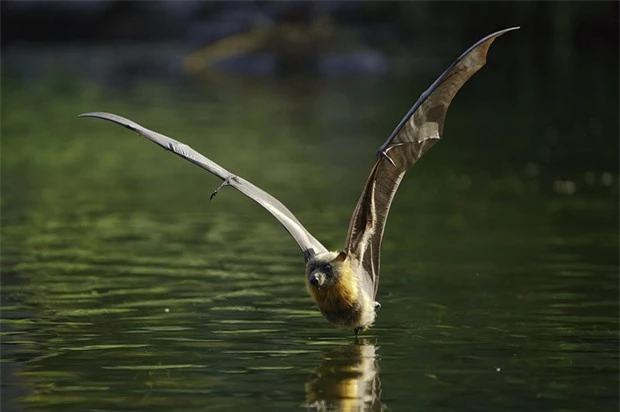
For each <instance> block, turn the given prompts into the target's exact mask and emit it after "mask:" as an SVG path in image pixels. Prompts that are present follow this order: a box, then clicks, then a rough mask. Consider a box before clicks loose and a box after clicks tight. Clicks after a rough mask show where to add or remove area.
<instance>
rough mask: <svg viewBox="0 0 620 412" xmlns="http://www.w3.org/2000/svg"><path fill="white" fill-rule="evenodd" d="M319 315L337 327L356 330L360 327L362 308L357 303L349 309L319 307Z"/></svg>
mask: <svg viewBox="0 0 620 412" xmlns="http://www.w3.org/2000/svg"><path fill="white" fill-rule="evenodd" d="M319 309H320V310H321V314H323V316H324V317H325V319H327V320H328V321H330V322H331V323H334V324H336V325H339V326H345V327H351V328H356V327H359V326H360V325H361V319H362V318H363V316H362V315H363V313H362V312H363V308H362V305H360V304H359V302H356V303H354V304H353V305H352V306H349V307H338V308H333V307H330V308H323V307H321V306H320V305H319Z"/></svg>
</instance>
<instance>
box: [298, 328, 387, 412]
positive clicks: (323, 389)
mask: <svg viewBox="0 0 620 412" xmlns="http://www.w3.org/2000/svg"><path fill="white" fill-rule="evenodd" d="M377 349H378V346H376V345H374V344H370V343H368V341H367V340H363V339H356V340H355V342H354V343H352V344H350V345H344V346H338V347H336V348H333V349H331V350H329V351H327V352H326V353H325V359H324V360H323V362H322V363H321V364H320V365H319V366H318V367H317V368H316V369H315V371H314V373H313V376H312V378H311V379H310V380H309V381H308V383H306V403H305V406H306V408H308V409H309V410H316V411H327V410H329V411H334V410H335V411H367V410H371V411H380V410H383V409H385V405H383V404H382V403H381V381H380V380H379V358H378V355H377Z"/></svg>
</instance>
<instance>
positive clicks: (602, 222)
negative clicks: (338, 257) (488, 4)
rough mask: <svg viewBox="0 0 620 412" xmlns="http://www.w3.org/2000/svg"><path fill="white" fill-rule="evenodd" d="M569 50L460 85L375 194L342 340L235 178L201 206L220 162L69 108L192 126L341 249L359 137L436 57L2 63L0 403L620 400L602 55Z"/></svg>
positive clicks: (611, 118)
mask: <svg viewBox="0 0 620 412" xmlns="http://www.w3.org/2000/svg"><path fill="white" fill-rule="evenodd" d="M499 55H500V56H501V53H499ZM595 58H596V56H595V57H592V59H595ZM590 63H591V64H590V65H588V66H587V67H581V66H577V67H575V68H574V69H573V70H574V71H573V72H571V73H572V74H571V75H567V76H564V77H562V76H560V77H559V78H554V81H553V82H549V79H548V78H547V77H544V75H539V74H537V73H538V72H537V71H536V72H527V71H526V66H527V65H526V64H523V67H517V68H515V67H512V68H511V67H510V65H509V64H507V63H506V61H504V60H502V59H501V58H499V57H498V58H497V59H496V60H492V59H490V64H489V66H487V67H486V68H485V69H483V70H482V71H481V72H480V73H479V74H478V75H477V76H476V77H475V78H474V79H472V81H471V83H470V84H468V85H467V86H466V87H465V88H464V89H463V90H462V92H461V93H459V95H457V98H456V99H455V101H454V104H453V106H452V108H451V110H450V112H449V114H448V118H447V123H446V129H445V140H444V141H443V142H441V143H440V144H438V145H437V146H436V147H435V148H433V149H432V150H431V151H430V152H429V153H428V154H427V155H426V156H425V158H424V159H423V160H422V161H421V162H420V163H419V164H418V165H416V166H415V167H414V169H413V170H412V171H411V172H410V173H409V174H408V175H407V177H406V178H405V181H404V183H403V185H402V186H401V189H400V191H399V193H398V195H397V196H396V200H395V203H394V205H393V208H392V211H391V214H390V219H389V221H388V225H387V230H386V235H385V239H384V246H383V252H382V272H381V274H382V277H381V285H380V291H379V301H380V302H381V303H382V305H383V307H382V309H381V311H380V313H379V317H378V320H377V323H376V325H375V327H373V328H372V329H370V330H368V331H367V332H366V333H364V334H363V336H362V337H361V338H360V339H359V340H356V339H355V338H354V337H353V336H352V331H350V330H341V329H336V328H334V327H333V326H332V325H330V324H329V323H328V322H327V321H325V320H324V319H323V318H322V317H321V315H320V314H319V313H318V311H317V310H316V309H315V308H314V307H313V305H312V302H311V301H310V298H309V297H308V296H307V294H306V292H305V290H304V283H303V271H304V268H303V260H302V258H301V254H300V253H299V250H298V249H297V247H296V244H295V243H294V241H293V240H292V239H291V238H290V237H289V236H288V235H287V234H286V232H285V231H284V229H282V228H281V227H280V226H279V225H278V223H277V222H276V221H275V220H274V219H273V218H272V217H271V216H270V215H268V213H266V212H265V211H264V210H262V209H261V208H260V207H259V206H257V205H255V204H254V203H252V202H250V201H248V200H247V199H246V198H244V197H243V196H242V195H241V194H239V193H237V192H235V191H234V190H232V189H226V190H224V191H222V192H221V193H220V194H219V195H218V196H217V197H216V198H215V200H214V201H213V202H209V195H210V193H211V191H212V190H213V189H215V187H217V185H218V184H219V181H217V179H216V178H214V177H212V176H209V175H208V174H207V173H205V172H203V171H201V170H199V169H198V168H196V167H193V166H192V165H190V164H189V163H186V162H184V161H182V160H181V159H178V158H176V157H174V156H173V155H171V154H170V153H166V152H164V151H162V150H161V149H159V148H157V147H155V146H154V145H152V144H150V143H148V142H146V141H143V140H141V139H140V138H137V137H136V136H135V135H133V134H132V133H130V132H129V131H127V130H124V129H122V128H120V127H118V126H114V125H111V124H108V123H104V122H101V121H96V120H92V119H77V118H76V116H77V114H79V113H82V112H86V111H92V110H107V111H113V112H117V113H119V114H123V115H126V116H127V117H129V118H131V119H134V120H136V121H138V122H140V123H142V124H144V125H146V126H147V127H150V128H153V129H155V130H158V131H161V132H163V133H166V134H169V135H171V136H172V137H175V138H177V139H180V140H182V141H184V142H185V143H188V144H190V145H191V146H193V147H194V148H196V149H197V150H199V151H201V152H203V153H204V154H205V155H207V156H209V157H211V158H212V159H213V160H215V161H217V162H220V163H222V164H223V165H224V166H225V167H227V168H229V169H231V170H233V171H235V172H236V173H238V174H240V175H241V176H244V177H246V178H248V179H249V180H251V181H253V182H254V183H256V184H257V185H259V186H261V187H263V188H264V189H266V190H268V191H269V192H271V193H272V194H274V195H276V196H277V197H278V198H280V199H281V200H282V201H283V202H284V203H285V204H286V205H287V206H289V208H290V209H291V210H292V211H293V212H294V213H296V214H297V215H298V217H299V219H300V220H301V221H302V222H303V223H304V224H305V225H306V227H307V228H308V229H309V230H311V231H312V232H313V233H314V234H315V235H316V236H317V237H318V238H319V239H321V240H322V241H323V243H324V244H325V245H326V246H328V247H330V248H333V249H338V248H341V247H342V246H343V243H344V235H345V234H346V229H347V226H348V220H349V218H350V214H351V211H352V210H353V207H354V205H355V202H356V201H357V197H358V196H359V193H360V191H361V188H362V185H363V182H364V180H365V178H366V176H367V173H368V171H369V169H370V166H371V164H372V162H373V159H374V153H375V150H376V148H377V147H378V146H379V145H380V144H381V143H382V142H383V140H384V139H385V137H386V136H387V135H388V134H389V132H390V131H391V129H392V128H393V127H394V125H395V124H396V123H397V122H398V121H399V120H400V117H401V116H402V115H403V114H404V113H405V112H406V110H407V109H408V107H409V106H410V105H411V104H412V103H413V102H414V101H415V99H416V98H417V96H418V94H419V93H420V92H421V91H422V90H424V89H425V88H426V87H427V86H428V84H430V81H431V80H432V79H433V78H434V76H435V75H436V74H438V73H439V72H440V71H441V69H442V68H443V66H442V67H438V68H437V70H435V71H433V72H432V73H427V74H425V75H423V76H416V77H415V78H413V79H412V78H411V77H401V76H388V77H380V78H372V77H357V78H356V77H353V78H349V79H325V78H301V79H300V78H293V79H289V80H288V81H280V80H276V79H263V80H256V81H252V80H248V79H245V80H244V79H236V78H216V79H183V80H181V81H179V82H175V83H170V82H165V81H161V80H158V79H145V80H142V81H134V80H132V81H127V82H126V83H121V84H120V85H119V84H116V83H113V82H112V83H104V84H101V83H93V82H91V81H89V80H87V79H84V78H79V77H75V78H67V76H66V75H64V74H62V73H56V74H52V75H49V76H46V77H43V78H39V77H37V78H35V79H34V80H33V79H31V78H22V77H19V76H14V75H13V73H11V72H10V71H9V72H7V71H4V72H3V87H2V101H3V106H2V126H1V127H2V409H3V410H58V411H65V410H110V409H113V410H149V411H151V410H162V411H164V410H165V411H168V410H205V409H208V410H222V411H226V410H230V411H233V410H234V411H236V410H261V409H263V410H295V409H299V408H307V409H310V410H323V409H328V408H330V407H331V408H334V409H340V410H358V409H364V408H366V409H370V410H380V409H383V408H389V409H391V410H515V411H516V410H550V409H553V410H617V406H618V173H617V171H618V158H617V157H618V125H617V105H616V106H614V105H613V104H611V105H610V103H609V102H613V101H615V102H616V103H617V99H615V98H614V95H615V91H617V89H618V88H617V70H615V69H614V67H615V66H614V65H613V64H611V65H607V66H606V64H607V63H605V62H600V61H598V60H594V63H592V60H591V61H590ZM615 64H616V66H617V61H616V62H615ZM604 67H608V69H605V68H604ZM507 78H508V79H515V80H514V81H508V82H507V81H506V79H507ZM129 84H130V86H129V87H127V85H129ZM610 84H611V85H613V84H615V85H616V86H615V87H610V86H609V85H610ZM616 97H617V96H616ZM614 99H615V100H614ZM586 102H587V104H584V103H586Z"/></svg>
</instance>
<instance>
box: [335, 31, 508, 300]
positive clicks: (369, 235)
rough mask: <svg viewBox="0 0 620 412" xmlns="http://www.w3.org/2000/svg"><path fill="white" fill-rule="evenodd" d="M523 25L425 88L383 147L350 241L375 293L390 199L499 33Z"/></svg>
mask: <svg viewBox="0 0 620 412" xmlns="http://www.w3.org/2000/svg"><path fill="white" fill-rule="evenodd" d="M516 29H518V27H512V28H509V29H505V30H501V31H498V32H496V33H493V34H491V35H489V36H487V37H485V38H483V39H482V40H480V41H478V42H477V43H476V44H474V45H473V46H471V47H470V48H469V49H468V50H467V51H466V52H465V53H463V54H462V55H461V56H460V57H459V58H458V59H456V61H455V62H454V63H452V65H450V67H448V69H447V70H446V71H445V72H444V73H443V74H442V75H441V76H439V78H438V79H437V80H435V82H434V83H433V84H432V85H431V87H429V89H428V90H426V91H425V92H424V93H422V96H420V98H419V99H418V101H417V102H416V103H415V104H414V105H413V107H412V108H411V110H409V112H408V113H407V114H406V115H405V117H404V118H403V119H402V120H401V122H400V123H399V124H398V126H396V129H394V131H393V132H392V134H391V135H390V137H389V138H388V139H387V141H386V142H385V143H384V144H383V145H382V146H381V147H380V148H379V152H378V153H377V156H378V157H377V161H376V163H375V165H374V167H373V168H372V171H371V172H370V176H369V177H368V181H367V182H366V186H365V187H364V190H363V192H362V195H361V197H360V199H359V201H358V203H357V206H356V207H355V211H354V212H353V217H352V218H351V223H350V225H349V232H348V234H347V240H346V245H345V252H346V253H347V254H352V255H353V256H354V257H355V258H356V259H357V260H358V261H359V262H360V263H361V264H362V265H363V267H364V269H365V270H366V272H367V273H368V274H369V275H370V276H371V278H372V282H373V285H374V288H375V295H376V293H377V287H378V284H379V253H380V248H381V240H382V238H383V229H384V227H385V222H386V219H387V216H388V212H389V210H390V205H391V203H392V200H393V199H394V195H395V194H396V190H397V189H398V185H399V184H400V181H401V179H402V178H403V176H404V175H405V173H406V172H407V170H409V168H410V167H411V166H413V165H414V164H415V162H417V161H418V159H419V158H420V157H421V156H422V155H423V154H424V153H426V151H427V150H428V149H430V148H431V147H432V146H433V145H434V144H435V143H437V142H438V141H439V139H441V136H442V133H443V123H444V119H445V117H446V112H447V110H448V107H449V106H450V103H451V102H452V99H453V98H454V95H455V94H456V92H457V91H458V90H459V89H460V88H461V86H463V84H465V82H466V81H467V80H468V79H469V78H470V77H471V76H472V75H473V74H474V73H476V72H477V71H478V70H479V69H480V68H481V67H482V66H484V64H485V63H486V57H487V51H488V50H489V46H490V45H491V43H493V40H495V38H496V37H498V36H500V35H502V34H504V33H506V32H508V31H511V30H516Z"/></svg>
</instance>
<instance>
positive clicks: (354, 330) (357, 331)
mask: <svg viewBox="0 0 620 412" xmlns="http://www.w3.org/2000/svg"><path fill="white" fill-rule="evenodd" d="M361 331H362V328H355V329H353V332H355V337H356V338H357V337H358V336H359V335H360V332H361Z"/></svg>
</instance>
